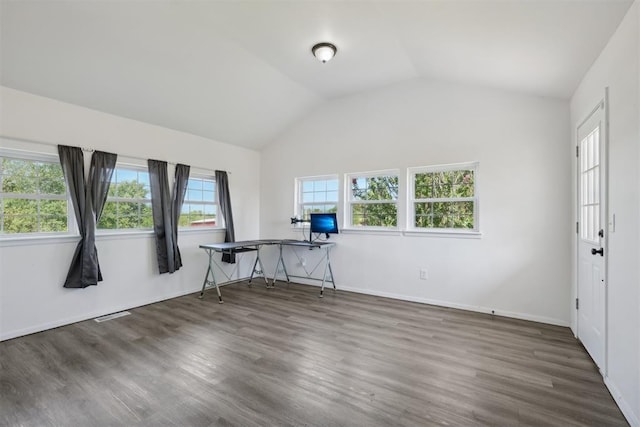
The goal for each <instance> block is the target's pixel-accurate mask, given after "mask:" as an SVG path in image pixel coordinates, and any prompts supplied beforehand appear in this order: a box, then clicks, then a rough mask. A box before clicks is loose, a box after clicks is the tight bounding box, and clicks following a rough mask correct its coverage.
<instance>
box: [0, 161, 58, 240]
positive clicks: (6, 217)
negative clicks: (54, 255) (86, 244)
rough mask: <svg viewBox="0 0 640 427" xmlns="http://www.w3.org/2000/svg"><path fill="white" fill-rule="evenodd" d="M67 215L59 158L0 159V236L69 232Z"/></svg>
mask: <svg viewBox="0 0 640 427" xmlns="http://www.w3.org/2000/svg"><path fill="white" fill-rule="evenodd" d="M68 212H69V203H68V197H67V187H66V185H65V182H64V175H63V173H62V168H61V166H60V163H59V162H58V161H57V159H56V160H53V159H52V160H50V161H46V160H30V159H24V158H16V157H9V156H2V157H0V235H16V234H23V233H31V234H33V233H66V232H68V231H69V216H68Z"/></svg>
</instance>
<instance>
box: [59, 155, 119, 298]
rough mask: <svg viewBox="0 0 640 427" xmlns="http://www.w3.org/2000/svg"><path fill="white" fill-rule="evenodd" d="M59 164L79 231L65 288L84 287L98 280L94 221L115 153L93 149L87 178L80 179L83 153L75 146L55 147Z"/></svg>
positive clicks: (107, 190)
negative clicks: (78, 238)
mask: <svg viewBox="0 0 640 427" xmlns="http://www.w3.org/2000/svg"><path fill="white" fill-rule="evenodd" d="M58 154H59V156H60V164H61V165H62V171H63V173H64V177H65V180H66V181H67V186H68V187H69V194H70V195H71V202H72V204H73V210H74V212H75V216H76V222H77V223H78V229H79V231H80V241H79V242H78V245H77V246H76V250H75V252H74V254H73V258H72V259H71V266H70V267H69V272H68V273H67V278H66V280H65V283H64V287H65V288H86V287H87V286H92V285H97V284H98V282H100V281H102V272H101V271H100V264H99V262H98V250H97V249H96V245H95V240H96V224H97V223H98V221H99V220H100V215H101V214H102V209H103V208H104V204H105V201H106V200H107V194H108V192H109V185H110V184H111V176H112V175H113V171H114V169H115V166H116V160H117V156H116V155H115V154H112V153H105V152H102V151H96V152H94V153H93V155H92V156H91V166H90V168H89V176H88V180H87V182H86V184H85V180H84V156H83V153H82V149H80V148H78V147H68V146H64V145H59V146H58Z"/></svg>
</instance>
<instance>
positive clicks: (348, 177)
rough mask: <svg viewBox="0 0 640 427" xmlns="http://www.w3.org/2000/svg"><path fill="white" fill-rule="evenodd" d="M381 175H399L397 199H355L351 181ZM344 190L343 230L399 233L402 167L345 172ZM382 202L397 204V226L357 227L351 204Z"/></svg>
mask: <svg viewBox="0 0 640 427" xmlns="http://www.w3.org/2000/svg"><path fill="white" fill-rule="evenodd" d="M380 176H397V177H398V197H397V198H396V200H354V199H353V192H352V191H351V181H352V179H353V178H376V177H380ZM343 191H344V194H345V197H344V226H343V230H344V231H345V232H346V233H347V234H349V233H351V232H356V233H357V232H362V233H369V234H371V233H378V232H379V233H381V234H388V233H399V232H400V231H401V230H402V228H401V223H400V221H401V218H402V216H401V215H400V210H401V203H400V201H401V200H402V194H403V193H404V191H403V185H402V177H401V174H400V169H385V170H378V171H367V172H349V173H346V174H344V185H343ZM380 203H388V204H395V205H396V224H397V225H396V226H395V227H377V226H363V227H355V226H353V225H352V222H351V221H352V217H351V205H352V204H380Z"/></svg>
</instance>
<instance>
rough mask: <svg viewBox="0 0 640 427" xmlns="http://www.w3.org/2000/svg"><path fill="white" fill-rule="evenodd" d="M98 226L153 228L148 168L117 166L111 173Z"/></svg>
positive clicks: (112, 228)
mask: <svg viewBox="0 0 640 427" xmlns="http://www.w3.org/2000/svg"><path fill="white" fill-rule="evenodd" d="M97 228H98V229H99V230H131V229H151V228H153V215H152V211H151V190H150V187H149V172H147V171H144V170H141V169H134V168H124V167H117V168H116V170H115V171H114V172H113V176H112V177H111V186H110V187H109V195H108V196H107V202H106V203H105V205H104V209H103V211H102V216H101V217H100V221H99V222H98V224H97Z"/></svg>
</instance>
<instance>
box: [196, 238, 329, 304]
mask: <svg viewBox="0 0 640 427" xmlns="http://www.w3.org/2000/svg"><path fill="white" fill-rule="evenodd" d="M264 245H278V247H279V252H280V253H279V257H278V263H277V264H276V269H275V272H274V273H273V280H272V283H271V284H269V280H268V279H267V276H266V274H265V272H264V266H263V265H262V260H261V259H260V248H261V247H262V246H264ZM285 246H287V247H291V248H294V253H295V254H296V256H297V257H298V259H300V256H299V255H298V254H297V253H296V252H295V248H306V249H308V250H312V249H323V250H324V254H323V256H322V258H321V259H320V260H319V261H318V263H317V264H316V265H315V267H313V268H312V269H311V270H307V269H306V267H305V266H303V269H304V271H305V273H306V275H305V276H295V275H290V274H289V273H288V272H287V267H286V265H285V263H284V257H283V256H282V248H283V247H285ZM333 246H335V243H333V242H312V243H310V242H305V241H301V240H287V239H285V240H279V239H266V240H245V241H240V242H225V243H210V244H206V245H200V248H201V249H204V251H205V252H207V256H208V257H209V263H208V266H207V273H206V274H205V276H204V282H203V283H202V290H201V291H200V297H199V298H202V297H203V296H204V291H205V288H206V287H207V285H209V286H214V287H215V288H216V292H217V293H218V302H219V303H220V304H222V303H223V301H222V294H221V293H220V288H219V287H218V282H219V281H218V280H216V273H215V271H216V267H217V269H218V270H219V271H220V272H222V274H223V275H224V276H225V277H226V278H227V279H228V281H227V282H225V284H229V283H236V282H239V281H243V280H246V279H247V278H246V277H245V278H238V279H235V280H233V279H232V277H233V275H234V273H235V272H236V271H237V270H238V264H239V263H238V264H236V266H235V268H234V269H233V271H232V272H231V274H227V273H226V272H225V271H224V269H223V268H222V266H221V265H220V264H219V263H218V261H216V259H215V257H214V255H215V254H216V253H221V254H225V253H226V254H243V253H247V252H255V253H256V259H255V261H254V263H253V268H252V269H251V275H250V276H249V277H248V279H249V286H251V281H252V280H253V277H254V276H255V275H262V277H264V281H265V283H266V285H267V288H270V287H271V288H273V287H275V283H276V277H277V275H278V272H279V271H280V270H279V269H280V266H282V271H283V272H284V275H285V277H286V279H287V282H290V281H291V280H290V278H291V277H298V278H302V279H310V280H318V281H322V286H321V288H320V298H322V297H323V296H324V285H325V283H327V282H329V283H331V284H332V285H333V290H334V291H335V290H336V284H335V281H334V279H333V270H332V269H331V260H330V258H329V251H330V249H331V248H332V247H333ZM321 264H324V274H323V276H322V278H317V277H314V276H313V273H314V272H315V271H316V270H317V269H318V267H319V266H320V265H321Z"/></svg>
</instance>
